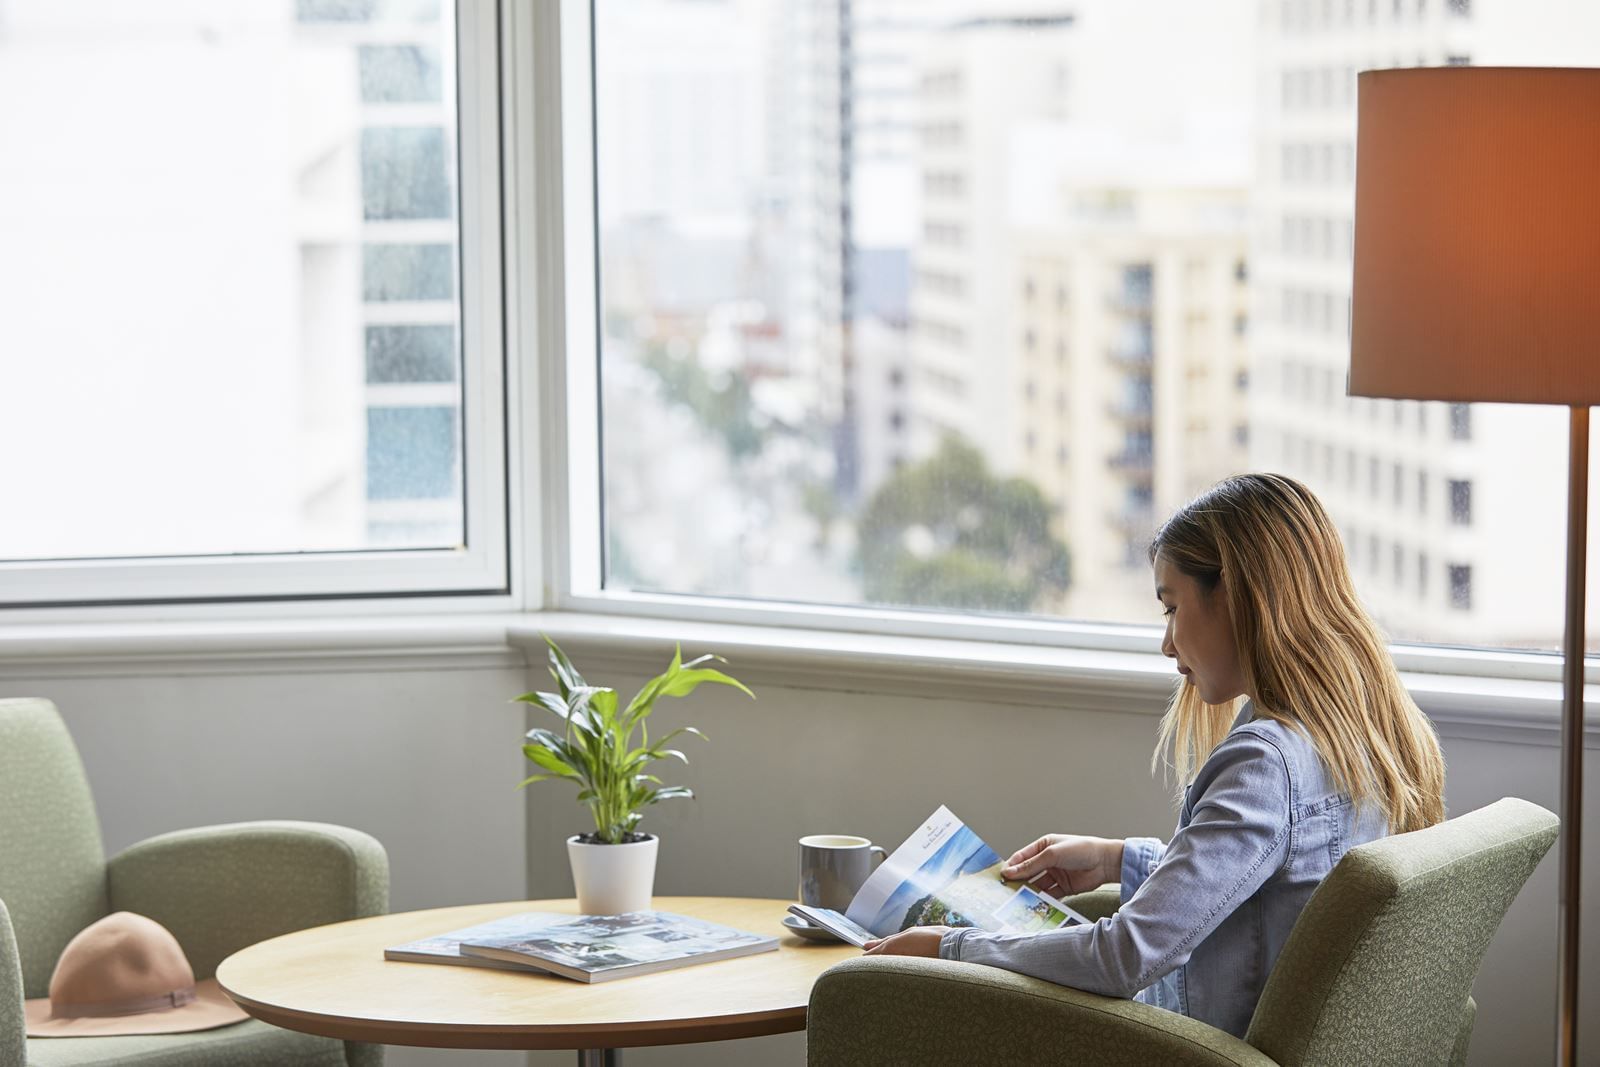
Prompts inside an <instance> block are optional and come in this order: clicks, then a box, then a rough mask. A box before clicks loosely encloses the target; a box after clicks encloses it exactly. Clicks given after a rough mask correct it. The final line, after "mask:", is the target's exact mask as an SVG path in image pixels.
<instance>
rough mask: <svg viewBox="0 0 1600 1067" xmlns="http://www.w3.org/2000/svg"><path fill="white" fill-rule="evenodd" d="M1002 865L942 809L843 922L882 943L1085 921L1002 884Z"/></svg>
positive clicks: (873, 880)
mask: <svg viewBox="0 0 1600 1067" xmlns="http://www.w3.org/2000/svg"><path fill="white" fill-rule="evenodd" d="M1004 865H1005V861H1004V860H1002V859H1001V858H1000V856H999V855H997V854H996V853H995V851H994V849H992V848H990V847H989V846H988V845H986V844H984V843H983V840H982V839H981V838H980V837H978V835H977V834H975V833H973V832H972V831H971V830H969V829H967V826H966V824H965V823H963V822H962V821H961V820H960V819H958V818H956V817H955V815H954V814H952V813H951V811H950V809H949V808H946V807H943V806H941V807H940V808H939V810H938V811H936V812H934V813H933V814H932V815H930V816H928V819H927V821H926V822H924V823H923V824H922V825H921V826H919V827H918V828H917V831H916V833H914V834H912V835H911V836H910V837H909V838H907V839H906V841H905V843H904V844H902V845H901V846H900V847H899V848H897V849H895V850H894V852H893V854H891V855H890V856H889V858H888V859H886V860H884V861H883V863H881V864H879V865H878V869H877V870H875V871H873V872H872V875H871V877H869V878H868V879H867V880H866V882H865V884H863V885H862V886H861V889H860V890H859V891H857V893H856V895H855V899H854V900H852V901H851V902H850V907H849V908H848V909H847V910H846V911H845V916H846V917H847V918H848V919H849V920H850V921H851V922H852V923H855V924H856V925H857V926H862V927H865V928H866V929H868V930H871V931H872V932H873V933H874V934H876V935H877V936H879V937H888V936H889V935H890V934H894V933H898V932H900V931H901V930H908V929H910V928H911V927H913V926H976V927H978V928H979V929H981V930H988V931H991V932H994V933H1029V932H1035V931H1039V930H1053V929H1055V928H1056V927H1058V926H1067V925H1071V924H1073V923H1086V922H1088V920H1087V919H1085V918H1084V917H1083V916H1082V915H1080V914H1078V913H1077V912H1075V911H1073V910H1072V909H1071V908H1069V907H1067V906H1066V905H1065V904H1063V903H1061V901H1059V900H1057V899H1056V898H1054V897H1052V896H1049V895H1047V894H1045V893H1041V892H1039V891H1038V890H1037V889H1034V888H1033V887H1032V886H1028V885H1025V884H1023V883H1021V882H1008V881H1006V880H1005V879H1003V878H1001V877H1000V868H1001V867H1003V866H1004Z"/></svg>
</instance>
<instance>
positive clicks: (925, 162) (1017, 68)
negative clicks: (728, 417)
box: [905, 14, 1074, 474]
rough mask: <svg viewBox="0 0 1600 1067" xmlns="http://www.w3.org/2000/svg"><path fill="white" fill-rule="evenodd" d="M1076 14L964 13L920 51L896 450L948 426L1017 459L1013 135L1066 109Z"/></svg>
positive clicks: (928, 440) (1007, 465) (938, 435)
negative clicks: (918, 200)
mask: <svg viewBox="0 0 1600 1067" xmlns="http://www.w3.org/2000/svg"><path fill="white" fill-rule="evenodd" d="M1073 22H1074V20H1073V17H1072V16H1071V15H1070V14H1054V15H1050V14H1042V15H1028V16H1014V17H1003V16H990V17H982V18H972V19H966V20H963V21H959V22H955V23H952V24H950V25H948V26H946V27H945V28H943V29H941V30H939V31H938V32H936V33H935V34H933V35H932V36H931V37H930V39H929V41H928V43H927V46H926V47H925V48H924V50H923V51H922V55H921V61H920V63H919V75H918V80H917V102H918V105H919V116H918V121H919V123H920V126H921V131H920V132H921V136H920V144H919V162H920V164H921V173H922V190H921V194H922V227H921V233H920V234H918V244H917V246H916V249H915V251H914V252H913V254H912V257H911V267H912V274H911V299H910V304H911V324H910V330H911V344H910V360H909V365H908V366H907V368H906V371H905V393H906V413H907V414H906V418H907V422H906V426H905V454H906V456H907V458H911V459H921V458H924V457H926V456H928V455H930V454H932V453H933V452H934V451H935V450H936V449H937V448H938V446H939V442H940V441H941V439H942V438H943V437H944V436H945V435H946V434H957V435H959V436H961V437H963V438H965V439H966V440H967V441H969V442H971V443H972V444H974V445H975V446H977V448H978V449H979V450H980V451H981V452H982V453H983V454H984V456H985V457H986V458H987V459H988V461H989V463H990V464H991V465H992V466H993V467H995V468H996V469H998V470H1000V471H1003V472H1005V473H1008V474H1011V473H1016V472H1018V471H1019V470H1020V469H1021V466H1022V459H1023V453H1022V449H1021V444H1022V442H1021V441H1020V440H1019V438H1018V437H1017V435H1016V434H1015V433H1013V432H1012V426H1011V417H1012V415H1013V410H1012V408H1013V405H1014V398H1015V397H1016V396H1017V392H1018V388H1019V385H1020V376H1019V374H1018V370H1017V368H1016V366H1015V365H1014V361H1013V360H1012V359H1011V353H1012V343H1011V342H1012V336H1011V331H1010V330H1009V329H1008V324H1007V319H1006V315H1007V312H1008V310H1009V305H1010V296H1011V290H1012V287H1011V281H1010V279H1009V278H1008V276H1007V273H1006V272H1007V268H1008V266H1010V265H1011V264H1012V263H1013V262H1014V261H1013V259H1012V258H1011V248H1010V241H1011V234H1012V232H1013V228H1012V225H1011V222H1012V219H1011V183H1012V179H1013V167H1014V166H1015V165H1016V162H1017V156H1016V153H1015V152H1014V151H1013V148H1012V143H1011V141H1012V135H1013V133H1014V132H1015V130H1016V129H1017V127H1018V125H1019V124H1020V123H1022V122H1023V121H1025V120H1027V119H1036V118H1064V117H1065V116H1066V114H1067V112H1068V93H1069V86H1070V85H1071V75H1070V73H1069V72H1070V67H1071V64H1072V56H1073V34H1074V25H1073Z"/></svg>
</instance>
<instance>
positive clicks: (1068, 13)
mask: <svg viewBox="0 0 1600 1067" xmlns="http://www.w3.org/2000/svg"><path fill="white" fill-rule="evenodd" d="M1013 9H1015V10H1013ZM595 19H596V24H595V62H596V78H595V92H596V102H595V107H596V137H597V145H596V154H597V187H598V198H599V201H598V211H599V242H600V246H599V254H600V263H601V290H602V292H601V304H602V308H601V312H602V316H601V322H602V333H603V338H602V353H601V371H602V390H603V398H602V402H603V417H602V434H603V440H604V455H603V460H604V500H605V518H606V529H605V536H606V541H605V548H606V571H605V583H606V586H607V587H608V588H610V589H621V590H641V591H654V592H668V593H685V594H706V595H718V596H731V597H745V598H759V599H774V600H791V601H807V602H823V603H832V604H843V605H854V604H880V605H896V606H910V607H924V608H937V609H955V610H958V611H987V612H1001V613H1027V614H1034V615H1046V616H1056V617H1064V618H1072V619H1083V620H1095V621H1124V622H1149V623H1155V622H1157V621H1158V617H1157V611H1158V605H1157V604H1156V602H1155V600H1154V598H1153V594H1152V591H1151V582H1150V578H1149V569H1148V566H1147V564H1146V562H1145V555H1144V553H1145V545H1146V544H1147V543H1148V540H1149V538H1150V536H1151V534H1152V532H1153V529H1154V527H1155V525H1156V524H1157V523H1158V522H1159V521H1160V520H1161V518H1163V517H1164V516H1165V515H1166V514H1168V513H1170V512H1171V511H1172V510H1173V509H1175V508H1176V507H1178V506H1180V505H1181V504H1182V503H1183V502H1185V501H1186V500H1188V499H1190V498H1191V497H1192V496H1193V495H1195V494H1197V493H1198V492H1200V491H1202V490H1203V489H1205V488H1206V487H1207V486H1209V485H1211V484H1212V483H1214V482H1215V481H1217V480H1218V479H1220V478H1222V477H1225V476H1227V475H1229V474H1232V473H1236V472H1239V471H1243V470H1251V469H1254V470H1275V471H1281V472H1283V473H1286V474H1288V475H1291V476H1293V477H1296V478H1298V479H1301V480H1303V481H1304V482H1306V483H1307V484H1308V485H1310V486H1311V488H1312V489H1313V490H1314V491H1315V492H1316V493H1317V494H1318V495H1319V496H1320V497H1321V498H1322V499H1323V501H1324V502H1325V503H1326V504H1327V505H1328V507H1329V510H1330V512H1331V513H1332V514H1333V516H1334V518H1335V521H1336V522H1337V523H1338V524H1339V526H1340V528H1341V532H1342V535H1343V539H1344V542H1345V545H1346V549H1347V552H1348V554H1349V558H1350V561H1351V564H1352V566H1353V569H1354V573H1355V576H1356V580H1357V583H1358V586H1359V588H1360V590H1361V593H1362V595H1363V597H1364V599H1365V600H1366V602H1367V604H1368V606H1369V608H1370V610H1372V611H1373V613H1374V614H1375V615H1376V616H1377V618H1378V619H1379V620H1380V622H1381V623H1382V624H1383V625H1384V626H1385V627H1386V628H1387V630H1388V632H1389V633H1390V634H1391V636H1392V637H1394V638H1396V639H1399V640H1417V641H1426V642H1438V643H1446V644H1462V645H1487V646H1524V647H1536V648H1555V647H1558V646H1559V643H1560V635H1561V622H1562V595H1563V584H1562V563H1563V543H1564V542H1563V538H1564V536H1565V534H1564V522H1563V516H1564V509H1565V477H1566V473H1565V457H1566V446H1565V441H1566V425H1567V423H1566V413H1565V411H1564V410H1560V409H1550V408H1532V407H1513V406H1488V405H1472V406H1467V405H1451V404H1419V403H1414V402H1391V401H1372V400H1359V399H1351V398H1349V397H1347V396H1346V395H1345V372H1346V368H1347V366H1348V309H1349V293H1350V264H1351V255H1352V240H1353V226H1352V206H1353V199H1354V198H1353V189H1354V179H1355V107H1356V74H1357V72H1358V71H1361V70H1365V69H1371V68H1389V67H1411V66H1438V65H1446V64H1488V65H1574V66H1585V65H1596V64H1600V5H1593V4H1588V3H1585V2H1583V0H1569V2H1556V0H1541V2H1538V3H1528V2H1526V0H1472V2H1471V3H1470V4H1469V3H1464V2H1459V0H1452V2H1446V0H1281V2H1280V0H1264V2H1253V0H1218V2H1214V3H1206V4H1192V3H1179V2H1175V0H1165V2H1154V0H1141V2H1134V3H1128V2H1126V0H1080V2H1078V3H1074V4H1061V5H1055V6H1051V5H1003V4H993V3H987V2H978V0H965V2H961V0H849V2H844V0H599V2H598V3H597V4H596V5H595ZM1593 525H1594V524H1593V523H1591V526H1593ZM1594 569H1595V568H1591V570H1594ZM1596 601H1597V597H1596V596H1595V595H1594V593H1593V592H1591V595H1590V603H1591V604H1595V603H1596ZM1595 630H1596V627H1594V626H1593V625H1591V628H1590V632H1591V633H1594V632H1595Z"/></svg>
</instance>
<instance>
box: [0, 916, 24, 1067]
mask: <svg viewBox="0 0 1600 1067" xmlns="http://www.w3.org/2000/svg"><path fill="white" fill-rule="evenodd" d="M27 1062H28V1035H27V1023H26V1022H25V1021H24V1019H23V1016H22V957H21V956H20V955H19V954H18V953H17V936H16V932H15V931H13V930H12V929H11V913H10V912H9V911H7V910H6V904H5V901H3V900H0V1067H26V1065H27Z"/></svg>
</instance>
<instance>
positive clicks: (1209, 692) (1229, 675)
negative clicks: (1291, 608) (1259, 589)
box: [1155, 554, 1244, 704]
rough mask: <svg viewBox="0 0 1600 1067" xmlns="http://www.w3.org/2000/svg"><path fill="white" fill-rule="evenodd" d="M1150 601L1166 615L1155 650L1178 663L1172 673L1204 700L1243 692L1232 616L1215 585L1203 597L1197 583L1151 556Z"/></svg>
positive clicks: (1219, 701) (1223, 698)
mask: <svg viewBox="0 0 1600 1067" xmlns="http://www.w3.org/2000/svg"><path fill="white" fill-rule="evenodd" d="M1155 569H1156V599H1158V600H1160V601H1161V604H1162V607H1163V611H1164V614H1165V615H1166V617H1167V633H1166V636H1165V637H1163V638H1162V640H1161V654H1162V655H1164V656H1170V657H1172V658H1173V659H1175V660H1177V661H1178V673H1179V674H1181V675H1183V676H1184V678H1185V679H1186V680H1187V681H1188V683H1189V684H1190V685H1192V686H1194V687H1195V688H1196V689H1198V690H1200V699H1201V700H1204V701H1205V702H1206V703H1207V704H1225V703H1227V702H1228V701H1230V700H1232V699H1233V698H1234V697H1236V696H1239V695H1241V694H1243V693H1244V674H1243V672H1241V671H1240V669H1239V648H1238V646H1237V645H1236V644H1234V640H1233V615H1232V614H1231V613H1230V612H1229V611H1228V598H1227V596H1225V595H1224V593H1223V588H1222V585H1221V583H1218V585H1217V587H1216V588H1215V589H1213V590H1212V591H1211V593H1210V594H1209V595H1208V594H1207V593H1206V592H1205V591H1204V590H1202V589H1201V587H1200V583H1199V582H1197V581H1195V580H1194V579H1193V578H1191V577H1189V576H1188V575H1187V574H1184V573H1183V572H1182V571H1180V570H1178V568H1176V567H1174V566H1173V565H1172V564H1170V563H1168V562H1167V561H1166V559H1165V558H1163V557H1162V556H1161V555H1159V554H1158V555H1157V556H1156V568H1155Z"/></svg>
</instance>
